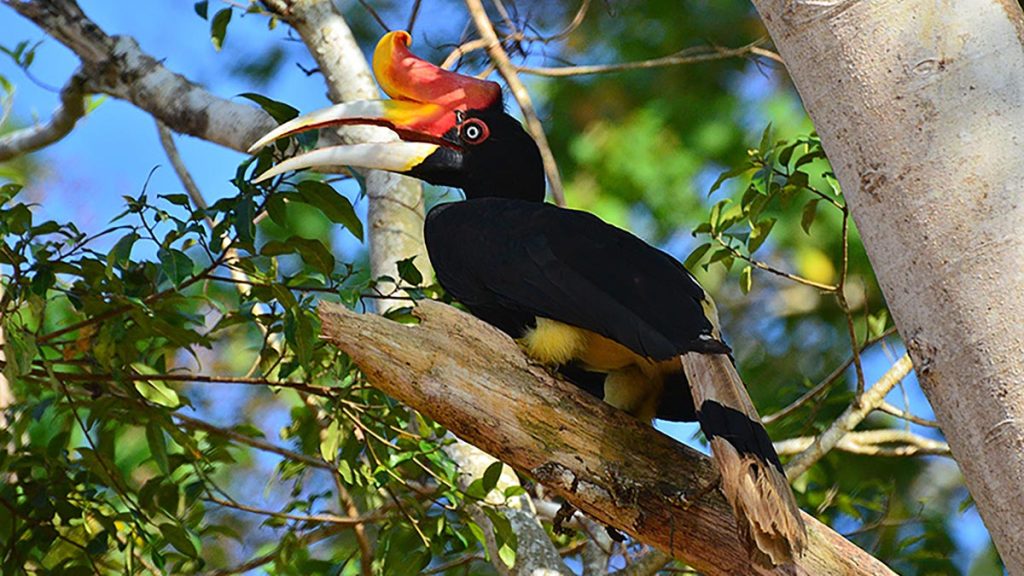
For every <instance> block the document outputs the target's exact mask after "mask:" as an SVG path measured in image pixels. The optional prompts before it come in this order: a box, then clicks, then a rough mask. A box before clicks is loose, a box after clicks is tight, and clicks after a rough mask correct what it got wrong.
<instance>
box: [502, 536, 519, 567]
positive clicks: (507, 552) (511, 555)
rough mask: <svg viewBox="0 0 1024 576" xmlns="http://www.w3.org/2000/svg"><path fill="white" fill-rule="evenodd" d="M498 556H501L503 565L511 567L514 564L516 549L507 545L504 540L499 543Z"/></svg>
mask: <svg viewBox="0 0 1024 576" xmlns="http://www.w3.org/2000/svg"><path fill="white" fill-rule="evenodd" d="M498 558H501V561H502V562H504V563H505V566H508V567H509V568H511V567H513V566H515V565H516V549H515V548H513V547H511V546H509V545H508V542H505V543H503V544H502V545H501V548H498Z"/></svg>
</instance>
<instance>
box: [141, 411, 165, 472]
mask: <svg viewBox="0 0 1024 576" xmlns="http://www.w3.org/2000/svg"><path fill="white" fill-rule="evenodd" d="M146 442H147V443H148V444H149V453H150V454H151V455H152V456H153V462H156V466H157V468H159V469H160V472H162V473H163V474H169V473H170V465H169V464H168V462H167V440H166V439H165V438H164V431H163V429H162V428H160V425H159V424H157V423H156V422H154V421H152V420H150V421H149V422H147V423H146Z"/></svg>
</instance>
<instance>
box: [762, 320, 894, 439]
mask: <svg viewBox="0 0 1024 576" xmlns="http://www.w3.org/2000/svg"><path fill="white" fill-rule="evenodd" d="M895 333H896V327H895V326H892V327H889V328H888V329H887V330H886V331H885V332H883V333H881V334H880V335H878V336H877V337H876V338H872V339H871V340H868V341H867V342H865V343H864V346H863V347H862V348H861V350H862V351H863V350H867V349H868V347H870V346H872V345H874V344H875V343H877V342H880V341H883V340H884V339H885V338H888V337H889V336H892V335H893V334H895ZM851 364H853V355H852V354H851V355H850V357H848V358H847V359H846V360H845V361H843V363H842V364H840V365H839V366H836V368H835V370H833V371H832V372H831V373H830V374H829V375H828V376H826V377H825V378H824V379H823V380H822V381H821V382H818V383H817V384H816V385H814V387H813V388H811V389H810V390H808V391H807V392H804V393H803V394H802V395H801V396H800V397H799V398H797V399H796V400H794V401H792V402H790V404H789V405H788V406H786V407H785V408H783V409H781V410H779V411H778V412H774V413H772V414H769V415H767V416H765V417H764V418H761V421H762V422H764V423H765V424H771V423H772V422H775V421H776V420H778V419H780V418H784V417H786V416H788V415H789V414H791V413H793V411H795V410H796V409H798V408H800V407H801V406H803V405H804V404H806V403H807V402H810V401H811V400H812V399H814V397H815V396H817V395H818V394H820V393H821V392H822V391H823V390H825V389H826V388H828V387H829V386H831V385H832V384H833V383H835V381H836V380H838V379H839V377H840V376H842V375H843V374H844V373H845V372H846V370H847V368H849V367H850V365H851Z"/></svg>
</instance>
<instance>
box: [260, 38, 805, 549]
mask: <svg viewBox="0 0 1024 576" xmlns="http://www.w3.org/2000/svg"><path fill="white" fill-rule="evenodd" d="M410 40H411V39H410V36H409V34H408V33H406V32H392V33H389V34H387V35H386V36H384V37H383V38H382V39H381V41H380V43H379V44H378V45H377V49H376V52H375V53H374V57H373V67H374V72H375V74H376V77H377V80H378V82H379V83H380V85H381V87H382V88H383V90H384V92H386V93H387V95H388V96H390V97H391V98H392V99H391V100H380V101H362V102H349V103H344V104H338V105H336V106H333V107H330V108H326V109H324V110H320V111H318V112H314V113H311V114H309V115H306V116H302V117H299V118H296V119H294V120H292V121H290V122H287V123H285V124H283V125H281V126H280V127H279V128H277V129H276V130H274V131H272V132H270V133H269V134H267V135H266V136H264V137H263V138H262V139H260V140H259V141H258V142H256V143H255V144H254V145H253V147H252V150H253V151H254V150H257V149H259V148H260V147H262V146H265V145H266V144H268V143H270V142H272V141H273V140H275V139H278V138H281V137H283V136H286V135H291V134H295V133H298V132H302V131H306V130H310V129H313V128H320V127H327V126H336V125H342V124H374V125H380V126H386V127H387V128H390V129H391V130H392V131H394V132H396V133H397V134H398V135H399V137H400V139H399V140H397V141H393V142H386V143H372V144H354V145H343V146H335V147H328V148H322V149H316V150H313V151H310V152H307V153H305V154H301V155H299V156H296V157H293V158H290V159H287V160H285V161H283V162H281V163H279V164H278V165H276V166H275V167H273V168H272V169H270V170H268V171H267V172H265V173H264V174H262V175H261V176H259V178H258V179H257V181H260V180H265V179H267V178H270V177H272V176H275V175H278V174H281V173H283V172H286V171H290V170H296V169H300V168H309V167H315V166H339V165H341V166H354V167H363V168H373V169H379V170H388V171H392V172H397V173H401V174H407V175H410V176H414V177H416V178H420V179H422V180H425V181H427V182H430V183H432V184H438V185H444V186H452V187H457V188H461V189H462V190H463V191H464V192H465V196H466V200H464V201H461V202H451V203H444V204H440V205H438V206H436V207H434V208H433V209H432V210H430V212H429V213H428V214H427V218H426V226H425V231H424V232H425V238H426V244H427V250H428V252H429V255H430V260H431V262H432V263H433V265H434V269H435V270H436V272H437V279H438V281H439V282H440V284H441V286H443V287H444V289H445V290H447V291H448V292H449V293H450V294H451V295H452V296H454V297H455V298H456V299H458V300H459V301H460V302H462V304H464V305H465V306H466V307H467V308H468V309H469V310H470V311H471V312H472V313H473V314H474V315H476V316H477V317H479V318H481V319H483V320H485V321H487V322H488V323H490V324H492V325H494V326H496V327H498V328H500V329H501V330H503V331H504V332H506V333H507V334H509V335H510V336H512V337H513V338H515V339H516V340H517V341H518V342H519V343H520V344H521V345H522V346H523V348H524V349H525V351H526V353H527V354H528V355H529V356H531V357H532V358H533V359H535V360H537V361H539V362H542V363H544V364H547V365H550V366H552V367H556V368H559V369H561V370H563V372H564V373H565V374H566V375H567V377H568V379H570V380H572V381H575V382H577V383H578V384H580V385H582V386H584V387H589V388H591V389H592V390H593V388H594V384H595V383H596V384H597V387H598V390H597V392H598V393H600V392H601V389H600V386H601V384H602V382H601V380H602V379H603V397H604V399H605V401H607V402H608V403H610V404H612V405H614V406H616V407H618V408H621V409H623V410H626V411H627V412H630V413H631V414H633V415H635V416H636V417H638V418H641V419H644V420H647V421H650V420H651V419H653V418H655V417H662V418H669V419H673V420H684V421H694V420H696V421H698V422H700V426H701V428H702V430H703V431H704V434H705V436H706V437H707V439H708V441H709V442H710V444H711V450H712V454H713V456H714V459H715V460H716V462H717V465H718V467H719V469H720V471H721V489H722V491H723V493H724V494H725V496H726V498H727V499H728V501H729V503H730V504H731V505H732V507H733V509H734V512H735V515H736V517H737V525H738V526H739V532H740V535H741V537H742V538H743V540H744V541H745V542H746V543H747V545H748V548H749V549H750V550H751V552H752V553H753V554H754V555H755V559H758V558H759V559H761V560H769V561H771V562H772V563H776V564H778V563H783V562H786V561H788V560H790V559H791V558H792V556H793V555H794V554H799V553H800V552H801V550H802V549H803V546H804V539H805V531H804V525H803V522H802V520H801V518H800V513H799V509H798V508H797V506H796V503H795V501H794V499H793V494H792V492H791V491H790V488H789V485H788V483H787V482H786V477H785V474H784V473H783V470H782V466H781V464H780V462H779V458H778V456H777V455H776V453H775V450H774V448H773V447H772V443H771V440H770V439H769V438H768V434H767V432H766V431H765V429H764V427H763V426H762V425H761V423H760V418H759V417H758V414H757V411H756V409H755V408H754V406H753V404H752V403H751V401H750V398H749V397H748V395H747V392H746V390H745V388H744V385H743V382H742V380H741V379H740V377H739V375H738V374H737V373H736V369H735V368H734V366H733V362H732V359H731V356H730V355H729V353H730V349H729V348H728V346H726V345H725V344H724V343H723V341H722V339H721V335H720V334H719V331H718V324H717V313H716V311H715V305H714V303H713V302H712V300H711V298H710V297H709V296H708V295H707V294H706V293H705V292H704V290H703V289H702V288H701V286H700V285H699V284H698V283H697V281H696V280H695V279H694V278H693V276H691V275H690V273H689V272H688V271H687V270H686V269H685V268H684V267H683V266H682V265H681V264H679V263H678V262H677V261H675V260H674V259H672V258H671V257H670V256H668V255H667V254H665V253H664V252H662V251H660V250H658V249H656V248H653V247H651V246H650V245H648V244H646V243H644V242H643V241H642V240H640V239H638V238H637V237H635V236H633V235H632V234H630V233H628V232H625V231H623V230H620V229H618V228H615V227H614V226H611V225H609V224H606V223H605V222H603V221H601V220H600V219H598V218H597V217H595V216H593V215H591V214H588V213H586V212H581V211H577V210H568V209H565V208H560V207H557V206H553V205H551V204H545V203H544V189H545V183H544V171H543V167H542V162H541V157H540V153H539V151H538V149H537V145H536V143H535V142H534V141H533V139H532V138H531V137H530V136H529V134H527V133H526V132H525V131H524V130H523V128H522V126H521V125H520V124H519V122H518V121H516V120H515V119H514V118H512V117H511V116H509V115H508V114H506V113H505V111H504V109H503V103H502V98H501V88H500V87H499V86H498V85H497V84H495V83H494V82H489V81H485V80H479V79H476V78H472V77H468V76H464V75H461V74H456V73H453V72H449V71H446V70H443V69H441V68H439V67H437V66H435V65H433V64H431V63H429V62H427V61H425V60H422V59H420V58H418V57H417V56H415V55H413V54H412V53H411V52H410V51H409V48H408V47H409V44H410ZM698 372H703V373H705V375H706V374H713V375H715V377H713V378H710V379H709V378H706V377H704V378H697V377H694V374H695V373H698ZM687 375H689V378H687ZM688 381H689V382H690V383H696V384H688Z"/></svg>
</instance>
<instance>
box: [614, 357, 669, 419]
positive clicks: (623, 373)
mask: <svg viewBox="0 0 1024 576" xmlns="http://www.w3.org/2000/svg"><path fill="white" fill-rule="evenodd" d="M662 387H663V384H662V381H661V378H658V377H655V378H651V377H650V376H649V375H647V374H644V372H643V370H641V369H640V368H639V367H638V366H629V367H626V368H623V369H622V370H615V371H612V372H609V373H608V376H607V377H605V379H604V401H605V402H607V403H609V404H611V405H612V406H614V407H616V408H618V409H619V410H622V411H624V412H627V413H629V414H631V415H632V416H633V417H635V418H636V419H638V420H640V421H642V422H647V423H648V424H650V422H651V421H652V420H654V417H655V415H657V413H658V401H659V400H661V392H662Z"/></svg>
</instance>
